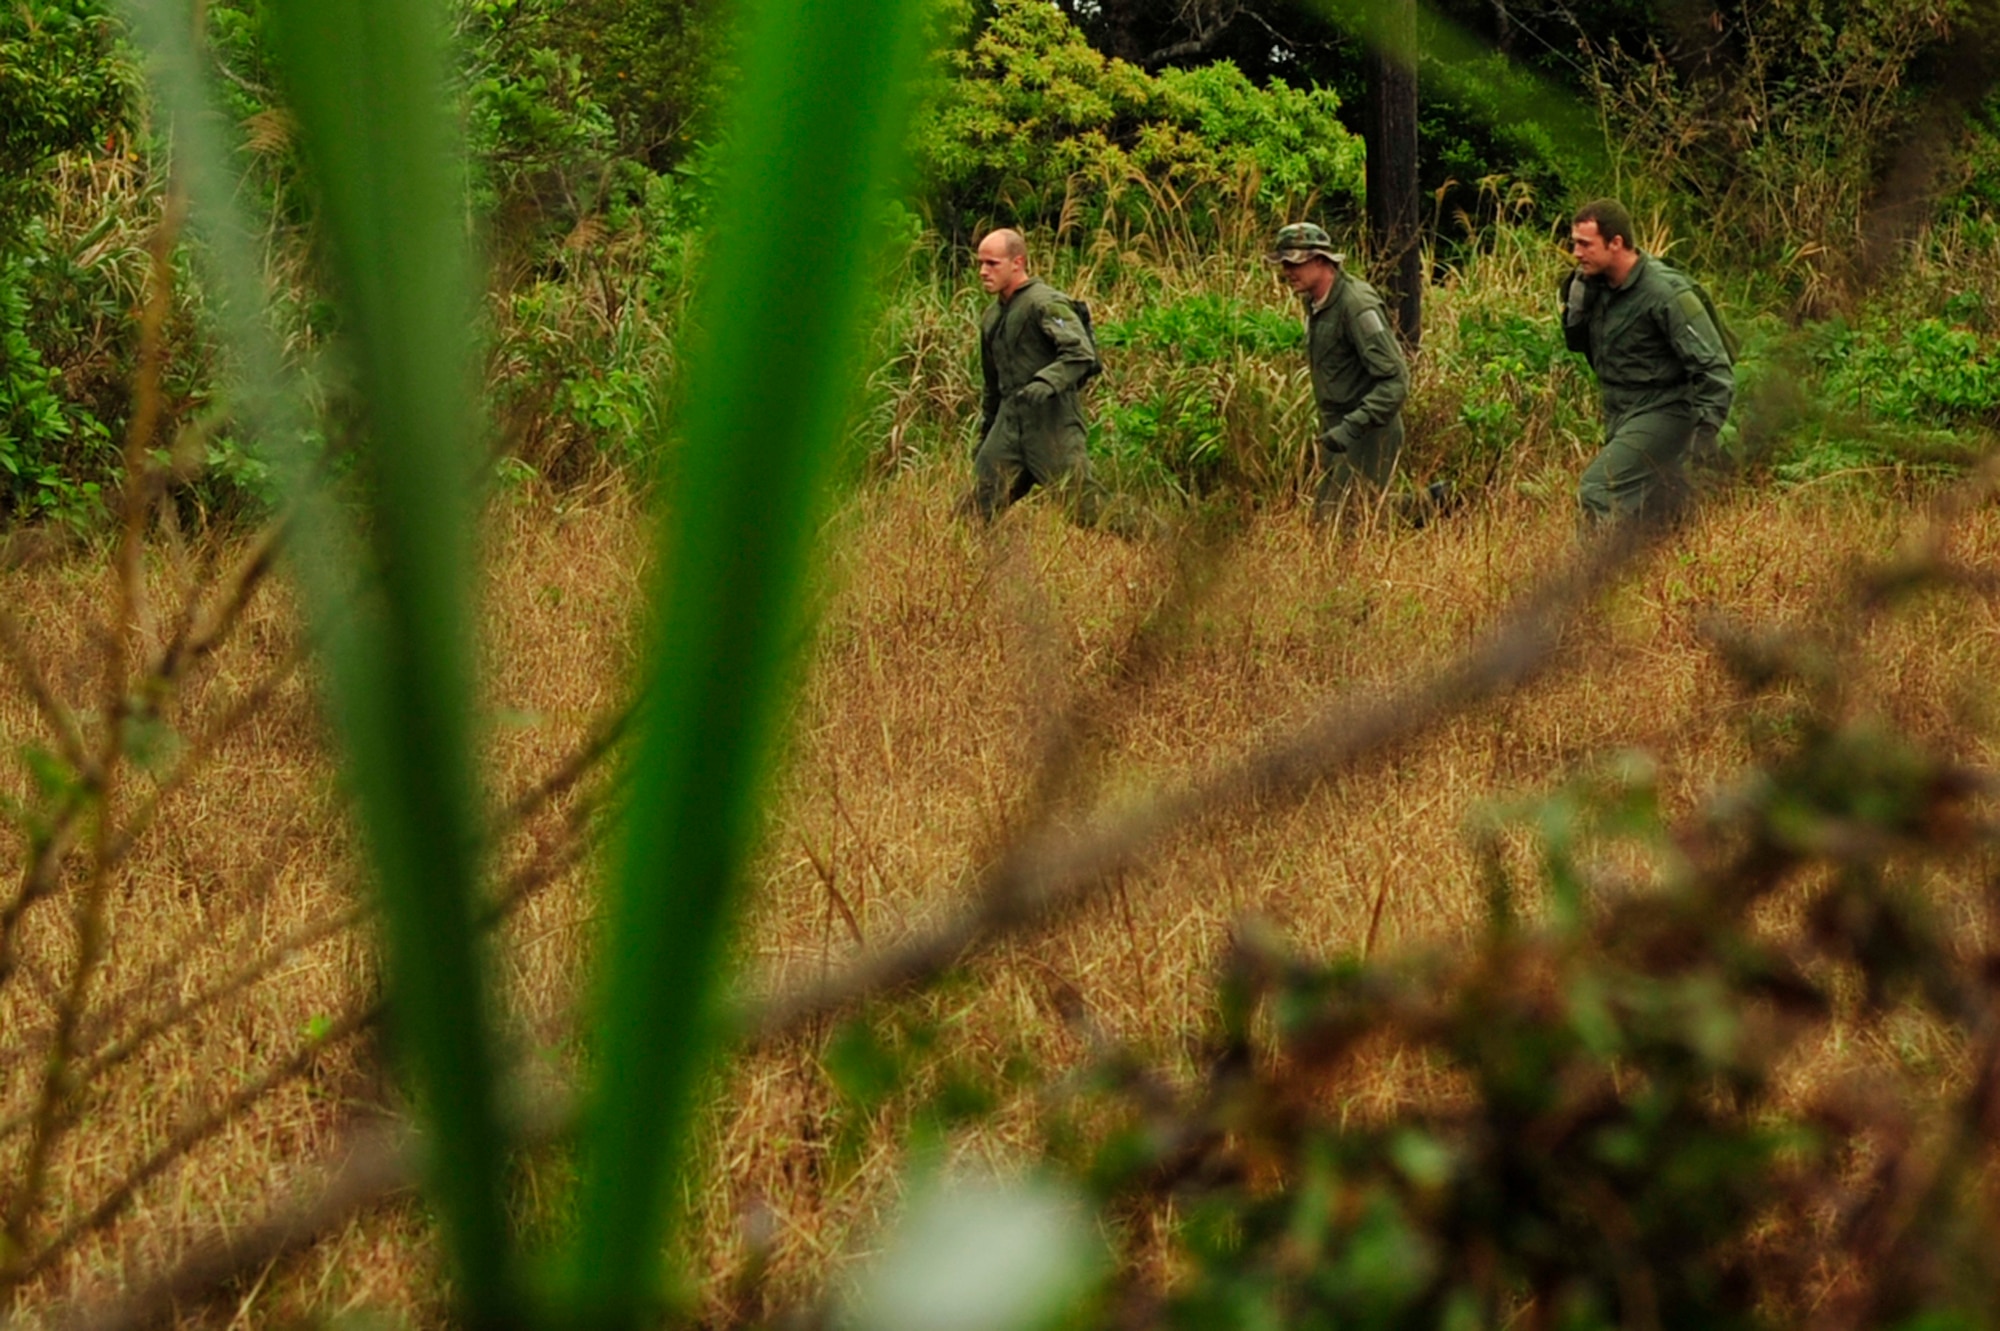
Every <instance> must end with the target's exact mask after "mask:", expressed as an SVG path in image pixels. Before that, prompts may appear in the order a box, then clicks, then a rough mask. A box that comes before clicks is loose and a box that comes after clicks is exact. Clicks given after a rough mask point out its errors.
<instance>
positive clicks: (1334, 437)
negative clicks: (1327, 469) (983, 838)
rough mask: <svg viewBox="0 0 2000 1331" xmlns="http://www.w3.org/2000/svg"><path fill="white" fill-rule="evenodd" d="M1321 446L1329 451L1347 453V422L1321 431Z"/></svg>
mask: <svg viewBox="0 0 2000 1331" xmlns="http://www.w3.org/2000/svg"><path fill="white" fill-rule="evenodd" d="M1319 446H1320V447H1321V448H1324V449H1325V450H1326V451H1327V452H1329V453H1345V452H1346V451H1347V427H1346V424H1345V423H1342V424H1340V425H1336V426H1334V427H1333V428H1332V429H1331V430H1323V431H1321V432H1320V436H1319Z"/></svg>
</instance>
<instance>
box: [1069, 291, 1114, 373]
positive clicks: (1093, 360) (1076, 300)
mask: <svg viewBox="0 0 2000 1331" xmlns="http://www.w3.org/2000/svg"><path fill="white" fill-rule="evenodd" d="M1063 299H1065V300H1067V301H1068V302H1069V304H1070V308H1071V309H1073V310H1075V311H1076V317H1077V318H1079V319H1081V320H1082V321H1083V335H1084V336H1085V337H1087V338H1089V339H1090V368H1089V369H1087V370H1085V371H1084V372H1083V378H1081V379H1079V380H1077V381H1076V386H1077V387H1078V388H1082V387H1083V386H1084V385H1085V384H1087V383H1089V382H1090V381H1091V380H1092V379H1095V378H1096V377H1097V376H1098V375H1100V374H1103V373H1104V354H1103V353H1102V352H1100V351H1099V350H1098V349H1097V330H1096V329H1095V328H1093V327H1092V326H1091V323H1090V302H1089V301H1087V300H1085V299H1083V297H1081V296H1065V297H1064V298H1063Z"/></svg>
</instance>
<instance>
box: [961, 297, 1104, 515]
mask: <svg viewBox="0 0 2000 1331" xmlns="http://www.w3.org/2000/svg"><path fill="white" fill-rule="evenodd" d="M979 359H980V364H981V367H982V369H983V370H984V372H985V377H986V391H985V393H984V395H983V396H982V397H981V399H980V421H979V448H978V451H977V452H976V453H974V454H973V459H972V471H973V503H974V505H975V506H976V507H977V509H978V511H979V514H980V516H982V517H986V518H991V517H992V516H993V515H994V514H996V513H998V512H999V511H1000V510H1001V509H1003V508H1005V507H1007V506H1008V505H1009V504H1012V503H1014V502H1015V501H1016V500H1018V499H1021V498H1022V497H1023V496H1025V495H1026V494H1027V493H1028V491H1030V490H1032V489H1033V488H1034V487H1035V486H1037V485H1046V486H1049V487H1051V488H1054V487H1057V486H1061V487H1063V488H1065V489H1066V490H1068V491H1069V492H1070V494H1071V496H1072V502H1074V503H1076V504H1077V505H1078V507H1079V510H1080V511H1079V516H1080V517H1082V518H1083V519H1084V520H1085V521H1089V520H1090V519H1091V517H1092V516H1093V510H1094V509H1095V507H1096V500H1097V497H1098V496H1097V490H1096V487H1095V486H1094V485H1093V484H1092V483H1091V479H1090V462H1089V459H1088V458H1087V457H1086V456H1085V455H1084V442H1085V431H1084V425H1083V404H1082V402H1081V401H1080V400H1079V398H1080V393H1079V389H1080V388H1081V386H1082V384H1083V381H1084V380H1085V379H1086V378H1087V377H1088V376H1089V374H1090V372H1091V370H1092V368H1093V367H1095V365H1096V364H1097V348H1096V347H1095V346H1093V345H1092V343H1091V340H1090V333H1089V331H1088V330H1086V329H1085V328H1084V326H1083V319H1082V317H1081V316H1080V315H1078V314H1077V312H1076V307H1075V306H1074V305H1072V304H1071V303H1070V299H1069V297H1068V296H1065V295H1064V294H1063V293H1062V292H1060V291H1057V290H1056V289H1055V288H1054V287H1052V286H1050V285H1048V284H1047V283H1046V282H1043V281H1042V280H1040V279H1039V278H1033V277H1031V278H1029V279H1028V280H1027V281H1026V282H1024V283H1022V284H1021V285H1020V286H1018V287H1016V288H1015V289H1014V294H1013V295H1012V296H1010V297H1008V298H1006V299H1005V300H998V301H995V302H994V303H993V305H992V306H991V308H989V309H988V310H987V311H986V313H985V315H984V316H983V317H982V318H981V319H980V322H979ZM1032 380H1040V381H1042V382H1044V383H1046V384H1048V385H1049V387H1050V388H1051V389H1053V390H1054V392H1053V393H1052V394H1050V395H1049V396H1048V397H1046V398H1044V399H1043V400H1042V401H1040V402H1034V401H1029V400H1026V399H1024V398H1023V397H1022V396H1021V390H1022V389H1023V388H1026V387H1027V386H1028V384H1029V383H1030V381H1032Z"/></svg>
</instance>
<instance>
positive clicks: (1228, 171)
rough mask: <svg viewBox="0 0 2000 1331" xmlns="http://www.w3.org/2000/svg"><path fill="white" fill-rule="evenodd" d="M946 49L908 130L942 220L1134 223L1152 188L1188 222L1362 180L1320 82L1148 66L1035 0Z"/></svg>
mask: <svg viewBox="0 0 2000 1331" xmlns="http://www.w3.org/2000/svg"><path fill="white" fill-rule="evenodd" d="M952 59H953V61H954V68H953V77H951V78H950V79H949V80H947V81H946V82H945V83H944V85H943V87H942V89H941V91H940V93H939V94H938V97H937V100H936V104H935V105H934V106H933V107H932V108H931V109H930V111H929V112H928V114H927V115H926V116H925V117H924V118H923V120H922V122H921V124H920V127H919V130H918V138H917V147H918V155H919V158H920V161H921V164H922V166H923V168H924V170H925V175H926V181H927V184H928V188H929V191H930V204H931V208H932V212H933V216H934V219H935V220H937V221H938V222H939V223H940V225H941V227H942V229H943V230H945V231H946V232H948V233H962V232H963V231H965V230H967V229H968V228H969V227H970V226H972V225H975V224H983V223H985V222H987V221H990V220H992V219H1005V220H1008V221H1011V222H1014V223H1016V224H1019V225H1040V226H1054V227H1061V228H1068V227H1075V226H1080V227H1083V228H1086V229H1094V228H1096V227H1099V226H1103V225H1106V224H1110V223H1122V224H1125V225H1140V226H1143V225H1145V224H1146V223H1147V222H1148V221H1149V220H1150V219H1151V218H1152V217H1153V213H1154V208H1155V205H1157V204H1159V203H1161V202H1171V203H1172V204H1173V205H1174V212H1175V215H1176V216H1177V217H1182V218H1187V219H1194V220H1195V221H1197V222H1199V220H1200V219H1202V218H1204V217H1207V216H1210V215H1211V213H1212V210H1214V209H1216V208H1218V207H1220V206H1222V205H1224V204H1227V203H1233V202H1234V201H1236V200H1238V199H1240V198H1247V199H1249V200H1251V201H1253V202H1254V204H1255V206H1256V207H1257V208H1258V209H1260V210H1262V211H1263V212H1264V213H1265V214H1267V215H1274V214H1277V213H1280V212H1285V213H1290V212H1293V211H1296V210H1297V209H1299V208H1301V207H1303V206H1304V205H1305V204H1306V203H1307V202H1308V201H1309V200H1311V199H1314V198H1318V197H1325V198H1332V197H1352V196H1358V195H1359V193H1360V189H1361V175H1362V159H1363V151H1362V144H1361V141H1360V139H1358V138H1357V137H1355V136H1354V135H1353V134H1351V133H1349V132H1348V131H1347V130H1345V129H1344V128H1342V127H1341V124H1340V122H1339V120H1338V118H1337V114H1336V113H1337V112H1338V109H1339V99H1338V98H1337V97H1336V96H1335V95H1334V94H1333V93H1332V92H1330V91H1328V90H1326V89H1324V88H1310V89H1300V88H1294V87H1291V86H1290V85H1288V84H1286V83H1284V82H1282V81H1273V82H1272V83H1271V84H1269V85H1268V86H1265V87H1258V86H1257V85H1255V84H1253V83H1251V82H1250V80H1249V79H1247V78H1246V77H1244V75H1243V74H1242V73H1241V72H1240V71H1239V70H1237V69H1236V67H1235V66H1233V65H1230V64H1227V63H1221V64H1214V65H1207V66H1203V67H1201V68H1197V69H1188V70H1179V69H1170V70H1166V71H1164V72H1162V73H1160V74H1157V75H1155V74H1150V73H1148V72H1146V71H1145V70H1143V69H1140V68H1139V67H1137V66H1135V65H1130V64H1127V63H1126V62H1124V61H1122V60H1116V59H1107V58H1105V57H1104V56H1102V55H1100V54H1099V53H1098V52H1096V51H1094V50H1092V49H1091V47H1090V45H1089V44H1088V43H1087V42H1086V41H1085V40H1084V38H1083V35H1082V34H1081V33H1080V32H1079V31H1078V30H1077V29H1076V28H1075V27H1074V26H1073V25H1072V24H1071V23H1070V21H1069V20H1068V18H1067V17H1065V16H1064V15H1063V13H1062V12H1061V10H1059V9H1057V8H1056V7H1055V6H1053V5H1047V4H1039V3H1035V2H1034V0H1001V3H1000V4H999V5H998V6H997V8H996V12H995V14H994V17H993V20H992V22H991V23H990V24H988V25H987V26H986V28H985V29H984V31H982V32H981V33H980V35H979V37H978V39H977V40H976V41H975V42H974V44H973V46H972V48H971V49H970V50H969V51H963V52H957V53H954V55H953V57H952ZM1231 211H1234V209H1232V210H1231ZM1211 226H1212V221H1211ZM1197 238H1199V237H1197Z"/></svg>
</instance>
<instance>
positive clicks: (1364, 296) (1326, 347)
mask: <svg viewBox="0 0 2000 1331" xmlns="http://www.w3.org/2000/svg"><path fill="white" fill-rule="evenodd" d="M1306 357H1307V361H1308V363H1309V365H1310V366H1311V368H1312V386H1313V398H1314V400H1315V401H1316V402H1317V403H1318V404H1319V419H1320V431H1321V433H1320V437H1319V446H1318V453H1319V465H1320V480H1319V488H1318V491H1317V492H1316V494H1315V496H1314V502H1313V510H1314V513H1315V514H1316V515H1318V516H1322V517H1323V516H1326V515H1327V514H1328V513H1330V512H1331V511H1332V510H1333V509H1335V508H1336V507H1338V505H1339V503H1340V500H1341V498H1342V496H1344V495H1345V494H1346V493H1347V492H1348V491H1349V490H1350V489H1351V488H1352V487H1353V486H1354V483H1355V480H1356V478H1360V479H1362V480H1365V481H1366V482H1367V483H1368V485H1369V486H1370V487H1371V488H1372V490H1373V491H1375V492H1377V493H1379V492H1381V491H1383V490H1386V489H1387V488H1388V487H1389V482H1390V481H1391V480H1392V479H1394V477H1395V474H1396V460H1397V458H1398V457H1400V456H1401V455H1402V452H1403V401H1404V399H1405V398H1407V397H1409V395H1410V367H1409V363H1408V362H1407V361H1405V360H1404V359H1403V349H1402V347H1401V346H1399V345H1398V344H1397V342H1396V334H1395V331H1394V329H1392V328H1391V327H1390V325H1389V315H1388V311H1387V310H1386V309H1384V308H1383V305H1382V298H1381V297H1380V296H1379V295H1377V294H1376V293H1375V288H1374V287H1371V286H1369V285H1368V283H1366V282H1364V281H1362V280H1361V279H1360V278H1358V277H1355V276H1354V275H1352V274H1351V273H1349V272H1348V271H1347V270H1346V269H1344V268H1336V269H1335V270H1334V278H1333V285H1332V286H1331V287H1329V288H1328V289H1327V293H1326V298H1325V299H1324V300H1322V301H1320V302H1319V303H1318V304H1317V305H1315V306H1312V307H1311V308H1310V309H1309V310H1308V311H1307V313H1306Z"/></svg>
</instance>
